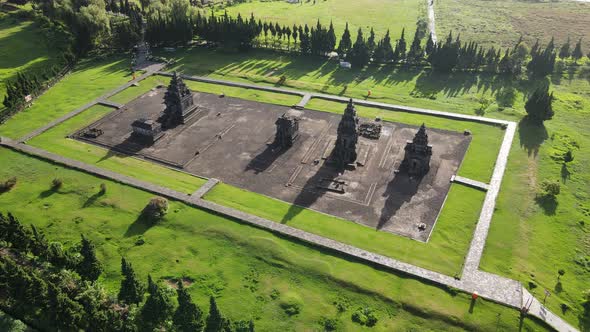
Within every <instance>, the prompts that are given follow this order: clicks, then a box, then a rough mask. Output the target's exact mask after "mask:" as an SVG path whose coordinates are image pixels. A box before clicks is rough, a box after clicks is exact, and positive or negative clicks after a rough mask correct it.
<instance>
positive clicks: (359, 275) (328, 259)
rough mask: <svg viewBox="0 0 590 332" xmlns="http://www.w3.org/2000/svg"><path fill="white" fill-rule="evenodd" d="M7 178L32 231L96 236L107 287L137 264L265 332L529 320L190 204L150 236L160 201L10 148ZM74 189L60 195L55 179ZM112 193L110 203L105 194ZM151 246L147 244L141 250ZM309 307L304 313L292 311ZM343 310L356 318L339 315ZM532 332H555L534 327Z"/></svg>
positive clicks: (484, 326)
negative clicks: (367, 318) (150, 206)
mask: <svg viewBox="0 0 590 332" xmlns="http://www.w3.org/2000/svg"><path fill="white" fill-rule="evenodd" d="M0 159H1V160H3V165H4V167H2V168H1V169H0V179H4V178H7V177H10V176H16V177H17V178H18V182H17V185H16V186H15V187H14V188H13V189H12V190H11V191H9V192H6V193H3V194H1V195H0V206H2V207H3V209H4V211H7V210H8V211H11V212H13V213H14V214H15V215H16V216H18V217H19V218H20V219H21V221H23V222H24V223H33V224H35V225H36V226H37V227H38V228H39V229H41V230H43V231H44V232H45V234H46V236H47V237H48V239H50V240H55V241H61V242H63V243H64V244H65V245H66V246H67V247H69V246H71V245H74V244H76V243H78V242H79V240H80V234H85V235H86V236H87V237H88V238H90V239H91V240H92V241H93V242H94V243H95V244H96V246H97V253H98V256H99V259H100V260H101V262H102V263H103V264H104V274H103V275H102V276H101V279H100V280H101V281H102V282H103V283H104V285H105V286H106V288H107V290H108V291H110V292H116V291H117V289H118V286H119V283H120V281H121V276H120V258H121V256H125V257H126V258H127V259H128V260H129V261H131V262H132V263H133V265H134V267H135V270H136V272H137V274H138V275H139V276H140V277H141V278H142V279H143V280H145V279H146V278H147V275H148V273H149V274H151V275H152V276H153V277H154V278H156V279H158V280H162V279H165V278H170V277H172V278H178V277H188V278H190V279H192V280H194V281H195V283H194V284H193V285H192V286H190V287H189V291H190V293H191V295H192V297H193V299H194V300H195V301H196V302H197V303H198V304H199V305H200V306H201V308H203V309H205V310H206V308H207V301H208V300H207V299H208V296H210V295H213V296H216V297H217V299H218V301H217V302H218V304H219V307H220V309H221V310H222V312H223V313H224V314H227V315H228V316H229V317H230V318H232V319H250V318H251V319H254V321H255V324H256V327H257V329H258V330H261V331H266V330H316V329H322V327H321V325H320V321H321V320H322V319H323V318H331V319H335V320H336V321H337V322H338V325H339V327H340V328H341V329H342V330H363V329H365V328H362V327H361V326H359V325H357V324H356V323H353V322H352V320H351V314H352V313H353V312H354V311H355V310H356V309H357V308H359V307H370V308H372V309H373V310H375V311H376V313H377V316H378V318H379V321H378V323H377V325H376V326H375V327H373V328H371V329H370V330H373V331H391V330H408V329H419V330H462V329H471V330H484V331H485V330H489V331H492V330H496V329H497V328H499V329H502V330H516V329H518V324H519V322H518V312H517V311H516V310H513V309H509V308H507V307H503V306H500V305H497V304H493V303H490V302H487V301H483V300H478V303H477V304H476V305H475V308H474V311H473V313H469V303H470V298H469V296H468V295H467V294H460V293H459V294H454V292H450V291H445V290H442V289H440V288H437V287H434V286H431V285H427V284H423V283H421V282H419V281H417V280H414V279H412V278H408V277H407V276H404V277H400V276H397V275H395V274H392V273H390V272H386V271H381V270H379V269H375V268H373V267H370V266H367V265H365V264H362V263H359V262H356V261H351V260H348V259H343V258H342V257H339V256H338V255H336V254H334V253H332V252H326V251H322V250H321V249H318V248H315V247H309V246H307V245H305V244H303V243H299V242H297V241H293V240H291V239H286V238H283V237H280V236H276V235H273V234H272V233H269V232H267V231H264V230H261V229H257V228H254V227H250V226H247V225H243V224H240V223H238V222H234V221H231V220H227V219H225V218H222V217H220V216H217V215H212V214H209V213H206V212H204V211H201V210H197V209H194V208H190V207H188V206H186V205H184V204H181V203H178V202H170V209H169V212H168V214H167V216H166V217H165V220H164V221H163V222H161V224H159V225H156V226H153V227H151V228H147V227H145V226H144V224H143V223H142V221H141V220H140V219H138V215H139V214H140V211H141V209H142V208H143V207H144V206H145V204H146V203H147V201H148V200H149V198H150V197H151V196H152V195H151V194H148V193H146V192H143V191H140V190H137V189H134V188H131V187H128V186H124V185H121V184H118V183H114V182H111V181H107V180H104V179H99V178H96V177H93V176H90V175H87V174H84V173H81V172H77V171H74V170H70V169H65V168H62V167H59V166H56V165H54V164H51V163H48V162H45V161H41V160H38V159H36V158H32V157H29V156H26V155H23V154H19V153H16V152H13V151H10V150H7V149H0ZM53 178H60V179H62V180H63V187H62V188H60V189H59V190H58V191H52V190H50V189H49V187H50V182H51V179H53ZM101 183H104V184H105V185H106V193H105V194H103V195H101V194H99V186H100V184H101ZM140 239H141V240H143V241H144V243H143V244H140V243H141V242H140V241H138V240H140ZM287 299H297V301H296V302H298V303H299V305H300V312H299V314H297V315H294V316H288V315H287V314H286V313H285V311H284V310H283V309H282V308H281V304H282V303H283V302H285V301H286V300H287ZM337 305H342V306H343V307H344V308H345V311H344V312H340V313H339V312H338V310H337ZM524 326H525V328H527V329H530V330H543V329H544V328H543V327H542V326H540V325H537V323H535V322H533V321H530V320H528V319H527V320H525V322H524Z"/></svg>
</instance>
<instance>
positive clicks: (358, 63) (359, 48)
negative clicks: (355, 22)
mask: <svg viewBox="0 0 590 332" xmlns="http://www.w3.org/2000/svg"><path fill="white" fill-rule="evenodd" d="M347 59H348V61H350V63H351V64H352V66H353V67H358V68H363V67H364V66H366V65H367V64H368V63H369V59H370V55H369V48H368V47H367V42H366V41H365V38H364V37H363V30H362V29H361V28H359V30H358V32H357V35H356V41H355V42H354V45H353V46H352V49H351V50H350V52H349V53H348V54H347Z"/></svg>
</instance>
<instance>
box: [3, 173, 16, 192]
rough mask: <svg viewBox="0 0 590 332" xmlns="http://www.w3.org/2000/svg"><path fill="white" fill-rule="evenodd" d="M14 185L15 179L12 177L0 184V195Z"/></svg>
mask: <svg viewBox="0 0 590 332" xmlns="http://www.w3.org/2000/svg"><path fill="white" fill-rule="evenodd" d="M15 185H16V177H15V176H13V177H11V178H9V179H8V180H6V181H4V182H2V183H0V193H4V192H7V191H10V189H12V188H13V187H14V186H15Z"/></svg>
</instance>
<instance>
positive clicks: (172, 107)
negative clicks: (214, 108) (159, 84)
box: [158, 72, 198, 130]
mask: <svg viewBox="0 0 590 332" xmlns="http://www.w3.org/2000/svg"><path fill="white" fill-rule="evenodd" d="M164 104H166V109H165V110H164V113H163V114H162V116H161V117H160V119H159V120H158V121H159V122H161V123H162V129H164V130H166V129H169V128H173V127H175V126H177V125H179V124H184V123H186V122H187V121H188V119H189V118H190V117H191V116H192V115H194V114H195V111H196V110H197V108H198V107H197V105H195V104H194V101H193V93H192V92H191V91H190V90H189V89H188V87H187V86H186V84H184V82H183V80H182V78H181V77H180V76H179V75H178V74H177V73H176V72H175V73H174V74H173V75H172V80H171V81H170V85H168V90H167V91H166V94H165V95H164Z"/></svg>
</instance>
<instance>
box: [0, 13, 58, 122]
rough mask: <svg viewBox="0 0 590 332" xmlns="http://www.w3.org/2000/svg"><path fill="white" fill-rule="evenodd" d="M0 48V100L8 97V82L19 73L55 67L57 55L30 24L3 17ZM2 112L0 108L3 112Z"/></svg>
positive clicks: (0, 14)
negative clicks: (5, 96) (6, 95)
mask: <svg viewBox="0 0 590 332" xmlns="http://www.w3.org/2000/svg"><path fill="white" fill-rule="evenodd" d="M0 45H2V47H0V100H3V99H4V95H5V94H6V81H8V80H12V79H13V78H15V77H16V73H17V72H19V71H24V72H28V73H35V72H38V71H41V70H43V69H46V68H49V67H51V66H52V65H53V64H54V63H55V61H54V59H53V57H54V56H56V54H54V52H53V51H52V50H51V47H49V45H47V44H46V42H45V40H44V38H43V36H42V35H40V34H39V31H38V30H37V29H36V28H35V24H34V23H33V22H31V21H20V20H17V19H15V18H13V17H9V16H8V15H6V14H4V13H0ZM3 109H4V105H2V104H0V112H2V110H3Z"/></svg>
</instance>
